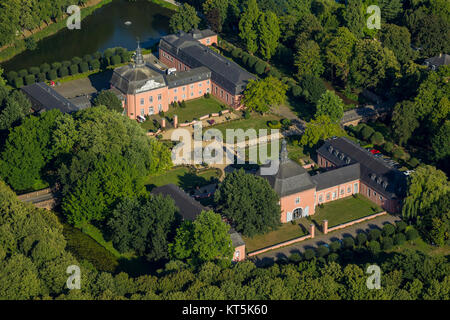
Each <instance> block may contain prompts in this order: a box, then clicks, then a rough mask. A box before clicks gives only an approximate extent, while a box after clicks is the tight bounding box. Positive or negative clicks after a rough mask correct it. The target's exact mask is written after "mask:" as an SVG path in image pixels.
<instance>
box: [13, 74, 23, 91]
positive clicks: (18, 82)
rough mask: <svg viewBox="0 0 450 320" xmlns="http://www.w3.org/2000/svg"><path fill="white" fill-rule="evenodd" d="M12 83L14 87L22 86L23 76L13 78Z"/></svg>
mask: <svg viewBox="0 0 450 320" xmlns="http://www.w3.org/2000/svg"><path fill="white" fill-rule="evenodd" d="M13 85H14V87H16V88H20V87H23V78H22V77H17V78H15V79H14V80H13Z"/></svg>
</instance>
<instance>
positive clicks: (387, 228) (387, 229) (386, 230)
mask: <svg viewBox="0 0 450 320" xmlns="http://www.w3.org/2000/svg"><path fill="white" fill-rule="evenodd" d="M394 233H395V227H394V226H393V225H392V224H386V225H384V226H383V236H384V237H388V236H391V235H393V234H394Z"/></svg>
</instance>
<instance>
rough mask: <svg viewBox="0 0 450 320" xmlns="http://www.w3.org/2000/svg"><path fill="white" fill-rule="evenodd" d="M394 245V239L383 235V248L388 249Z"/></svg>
mask: <svg viewBox="0 0 450 320" xmlns="http://www.w3.org/2000/svg"><path fill="white" fill-rule="evenodd" d="M393 246H394V241H393V240H392V238H391V237H385V238H383V250H389V249H392V247H393Z"/></svg>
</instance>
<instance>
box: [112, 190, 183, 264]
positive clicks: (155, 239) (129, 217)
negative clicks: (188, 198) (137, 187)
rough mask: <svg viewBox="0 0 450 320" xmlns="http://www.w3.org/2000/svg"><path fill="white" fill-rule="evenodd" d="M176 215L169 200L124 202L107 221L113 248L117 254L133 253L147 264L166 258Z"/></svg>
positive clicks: (173, 206) (174, 207)
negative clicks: (144, 258) (149, 261)
mask: <svg viewBox="0 0 450 320" xmlns="http://www.w3.org/2000/svg"><path fill="white" fill-rule="evenodd" d="M177 211H178V209H177V208H176V206H175V203H174V201H173V199H172V198H170V197H164V196H161V195H156V196H154V195H150V196H144V197H141V198H137V197H133V198H126V199H124V200H123V201H121V202H120V203H119V204H118V205H117V207H116V208H115V209H114V211H113V213H112V216H111V218H110V219H109V220H108V229H109V231H110V234H111V239H112V242H113V244H114V246H115V248H117V249H118V250H119V251H120V252H130V251H134V252H136V253H137V254H138V255H139V256H143V255H145V256H146V257H147V259H149V260H159V259H162V258H168V244H169V242H170V241H171V239H172V237H173V235H172V233H173V231H174V228H175V227H176V223H177V216H176V212H177Z"/></svg>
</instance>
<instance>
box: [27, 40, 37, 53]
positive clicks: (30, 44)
mask: <svg viewBox="0 0 450 320" xmlns="http://www.w3.org/2000/svg"><path fill="white" fill-rule="evenodd" d="M37 46H38V44H37V41H36V39H35V37H28V38H26V39H25V47H26V48H27V50H35V49H36V48H37Z"/></svg>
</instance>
